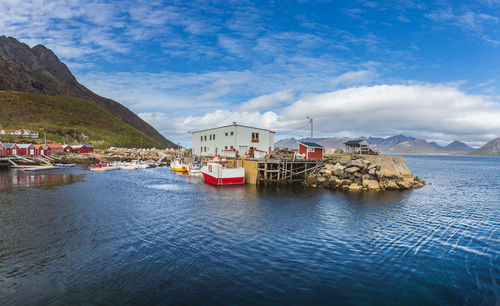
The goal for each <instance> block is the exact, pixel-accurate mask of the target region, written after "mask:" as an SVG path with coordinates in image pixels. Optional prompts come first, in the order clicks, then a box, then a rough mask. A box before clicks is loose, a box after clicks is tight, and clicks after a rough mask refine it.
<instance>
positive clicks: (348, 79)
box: [332, 70, 377, 85]
mask: <svg viewBox="0 0 500 306" xmlns="http://www.w3.org/2000/svg"><path fill="white" fill-rule="evenodd" d="M376 77H377V74H376V73H375V72H373V71H371V70H359V71H349V72H346V73H344V74H341V75H339V76H338V77H336V78H335V79H333V81H332V83H333V84H334V85H339V84H360V83H363V82H366V81H370V80H371V81H373V80H374V79H375V78H376Z"/></svg>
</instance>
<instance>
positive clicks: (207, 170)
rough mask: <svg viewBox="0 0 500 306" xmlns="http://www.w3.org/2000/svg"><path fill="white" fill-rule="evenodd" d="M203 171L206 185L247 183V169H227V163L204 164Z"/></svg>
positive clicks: (213, 161) (210, 162)
mask: <svg viewBox="0 0 500 306" xmlns="http://www.w3.org/2000/svg"><path fill="white" fill-rule="evenodd" d="M204 163H206V165H204V166H203V167H202V169H201V172H202V174H203V178H204V179H205V182H206V183H209V184H213V185H217V186H222V185H237V184H244V183H245V168H227V167H226V165H225V164H226V163H227V161H223V160H211V161H206V162H204Z"/></svg>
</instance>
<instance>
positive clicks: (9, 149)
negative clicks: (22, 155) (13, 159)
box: [4, 143, 19, 156]
mask: <svg viewBox="0 0 500 306" xmlns="http://www.w3.org/2000/svg"><path fill="white" fill-rule="evenodd" d="M4 146H5V149H6V153H7V154H6V155H7V156H13V155H18V154H19V147H18V146H17V144H15V143H6V144H4Z"/></svg>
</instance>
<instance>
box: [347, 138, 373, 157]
mask: <svg viewBox="0 0 500 306" xmlns="http://www.w3.org/2000/svg"><path fill="white" fill-rule="evenodd" d="M344 145H345V151H346V153H349V154H370V142H369V141H368V140H364V139H356V140H349V141H347V142H344Z"/></svg>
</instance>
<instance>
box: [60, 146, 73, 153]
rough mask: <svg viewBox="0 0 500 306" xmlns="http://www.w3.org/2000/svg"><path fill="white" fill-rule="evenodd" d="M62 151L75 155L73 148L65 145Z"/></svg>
mask: <svg viewBox="0 0 500 306" xmlns="http://www.w3.org/2000/svg"><path fill="white" fill-rule="evenodd" d="M62 150H63V152H64V153H73V148H72V147H71V146H69V145H63V147H62Z"/></svg>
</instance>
